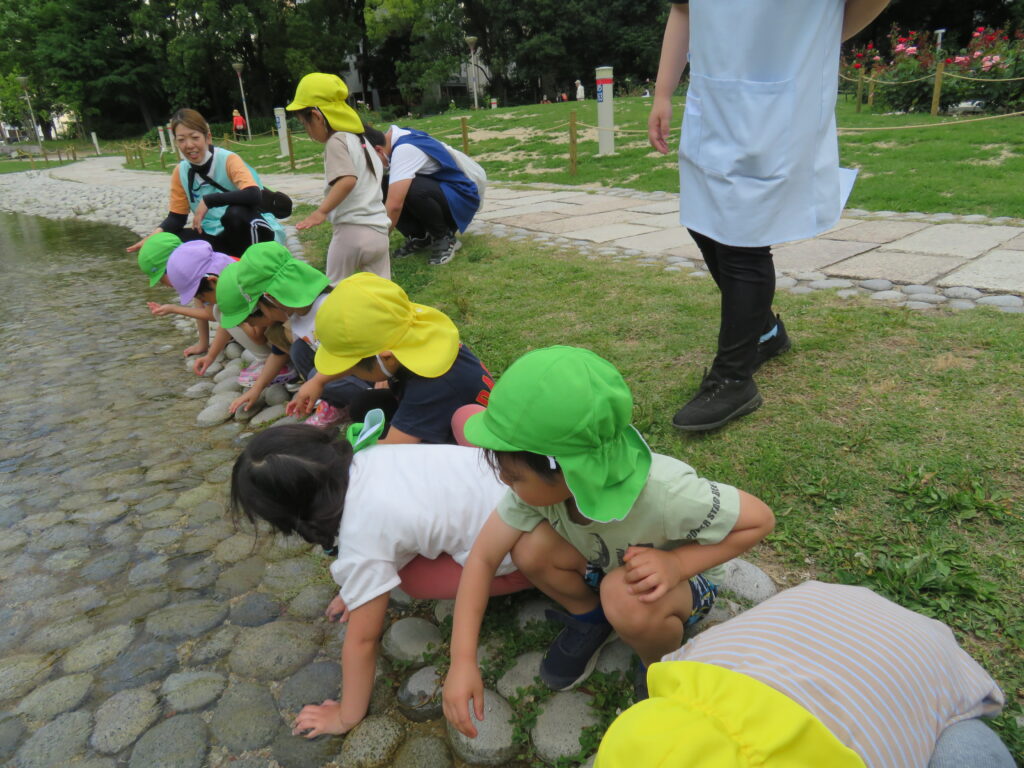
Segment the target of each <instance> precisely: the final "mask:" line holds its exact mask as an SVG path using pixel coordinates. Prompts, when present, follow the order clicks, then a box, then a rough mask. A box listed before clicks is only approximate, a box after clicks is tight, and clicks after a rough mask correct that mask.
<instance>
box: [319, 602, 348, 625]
mask: <svg viewBox="0 0 1024 768" xmlns="http://www.w3.org/2000/svg"><path fill="white" fill-rule="evenodd" d="M348 615H349V611H348V606H346V605H345V601H344V600H342V599H341V595H337V596H335V598H334V599H333V600H331V602H329V603H328V604H327V610H325V611H324V616H326V617H327V620H328V621H337V622H338V623H339V624H344V623H345V622H346V621H348Z"/></svg>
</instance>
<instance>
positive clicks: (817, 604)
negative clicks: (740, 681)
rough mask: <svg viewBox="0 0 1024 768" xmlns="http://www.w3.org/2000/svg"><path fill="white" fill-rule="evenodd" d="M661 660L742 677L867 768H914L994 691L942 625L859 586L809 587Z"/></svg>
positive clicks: (991, 705) (993, 710) (987, 705)
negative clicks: (810, 720) (775, 695)
mask: <svg viewBox="0 0 1024 768" xmlns="http://www.w3.org/2000/svg"><path fill="white" fill-rule="evenodd" d="M662 661H696V662H702V663H704V664H714V665H716V666H720V667H725V668H726V669H731V670H733V671H735V672H740V673H742V674H744V675H748V676H750V677H752V678H754V679H755V680H759V681H760V682H762V683H764V684H765V685H769V686H771V687H772V688H774V689H775V690H777V691H779V692H780V693H783V694H784V695H786V696H788V697H789V698H790V699H792V700H793V701H795V702H796V703H797V704H799V705H800V706H802V707H803V708H804V709H806V710H807V711H808V712H810V713H811V714H812V715H814V716H815V717H817V718H818V719H819V720H821V722H822V723H824V724H825V726H826V727H827V728H828V729H829V730H830V731H832V733H833V734H834V735H835V737H836V738H837V739H839V740H840V741H841V742H842V743H843V744H845V745H846V746H848V747H849V748H850V749H852V750H853V751H854V752H856V753H857V754H858V755H860V756H861V758H862V759H863V760H864V762H865V763H866V764H867V765H868V766H869V768H922V766H926V765H928V760H929V758H930V757H931V754H932V752H933V751H934V749H935V742H936V741H937V740H938V737H939V734H940V733H941V732H942V731H943V730H945V729H946V728H947V727H949V726H950V725H952V724H953V723H956V722H959V721H961V720H966V719H969V718H975V717H980V716H992V715H995V714H998V712H999V711H1000V710H1001V709H1002V706H1003V703H1004V699H1003V694H1002V691H1000V690H999V687H998V686H997V685H996V683H995V681H994V680H993V679H992V678H991V677H990V676H989V675H988V673H987V672H985V670H984V669H982V668H981V666H979V665H978V663H977V662H976V661H974V659H972V658H971V657H970V656H968V655H967V653H966V652H964V650H963V649H962V648H960V646H959V645H957V642H956V640H955V639H954V637H953V633H952V632H951V631H950V629H949V627H947V626H946V625H945V624H942V623H941V622H938V621H935V620H934V619H929V618H927V617H926V616H922V615H921V614H919V613H914V612H913V611H909V610H907V609H906V608H902V607H901V606H899V605H896V603H893V602H890V601H889V600H886V599H885V598H884V597H881V596H879V595H877V594H875V593H874V592H872V591H871V590H869V589H866V588H864V587H850V586H845V585H841V584H824V583H822V582H819V581H810V582H807V583H805V584H801V585H800V586H798V587H794V588H793V589H788V590H786V591H785V592H781V593H780V594H778V595H776V596H775V597H773V598H771V599H769V600H766V601H765V602H763V603H761V604H760V605H758V606H757V607H755V608H752V609H751V610H749V611H747V612H746V613H743V614H740V615H739V616H737V617H736V618H735V619H732V620H731V621H727V622H725V623H724V624H719V625H718V626H716V627H712V628H711V629H709V630H707V631H706V632H704V633H702V634H700V635H698V636H697V637H695V638H694V639H693V640H691V641H690V642H688V643H687V644H686V645H684V646H683V647H682V648H680V649H679V650H677V651H674V652H673V653H670V654H668V655H667V656H665V657H664V658H663V659H662Z"/></svg>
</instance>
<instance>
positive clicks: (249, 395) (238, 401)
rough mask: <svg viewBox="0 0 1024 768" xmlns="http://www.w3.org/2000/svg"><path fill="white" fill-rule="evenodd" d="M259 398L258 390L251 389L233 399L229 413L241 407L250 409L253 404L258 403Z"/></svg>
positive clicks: (245, 409) (244, 409)
mask: <svg viewBox="0 0 1024 768" xmlns="http://www.w3.org/2000/svg"><path fill="white" fill-rule="evenodd" d="M258 398H259V393H258V392H255V393H254V392H253V391H252V390H251V389H250V390H249V391H248V392H246V393H245V394H244V395H242V396H241V397H236V398H235V399H234V400H232V401H231V405H229V406H228V413H234V412H235V411H237V410H238V409H239V408H241V409H242V410H243V411H248V410H249V408H251V407H252V406H253V405H255V404H256V400H257V399H258Z"/></svg>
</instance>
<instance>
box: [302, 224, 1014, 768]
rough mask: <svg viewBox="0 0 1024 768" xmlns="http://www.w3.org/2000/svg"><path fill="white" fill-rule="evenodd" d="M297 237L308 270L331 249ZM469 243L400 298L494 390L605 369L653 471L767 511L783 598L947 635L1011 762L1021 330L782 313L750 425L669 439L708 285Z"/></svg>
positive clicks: (530, 249) (791, 309) (766, 558)
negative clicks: (988, 695) (455, 328)
mask: <svg viewBox="0 0 1024 768" xmlns="http://www.w3.org/2000/svg"><path fill="white" fill-rule="evenodd" d="M304 236H305V238H306V240H307V250H308V252H309V253H310V254H311V256H313V261H314V262H316V261H317V259H319V260H321V261H322V259H323V254H324V252H325V251H326V244H327V241H328V239H329V237H330V230H329V229H328V228H326V227H320V228H318V229H317V230H313V231H312V232H307V233H304ZM464 242H465V245H464V247H463V249H462V250H461V251H460V252H459V254H458V255H457V256H456V258H455V260H454V261H453V262H452V263H451V264H449V265H447V266H445V267H442V268H438V267H433V268H431V267H428V266H427V265H426V264H425V262H424V260H423V259H422V258H419V259H417V258H416V257H411V258H409V259H406V260H402V261H398V262H396V264H395V265H394V269H395V279H396V280H397V281H398V282H399V283H400V284H401V285H402V286H403V287H405V288H406V290H407V291H408V292H409V294H410V295H411V296H412V297H413V299H414V300H416V301H420V302H423V303H426V304H429V305H433V306H437V307H439V308H441V309H443V310H444V311H445V312H447V313H448V314H449V315H450V316H451V317H452V318H453V319H454V320H455V322H456V323H457V324H458V325H459V327H460V329H461V331H462V334H463V337H464V339H465V341H466V342H467V343H468V344H469V345H470V346H471V347H472V348H473V349H474V350H475V351H476V352H477V353H479V355H480V356H481V358H482V359H483V360H484V362H485V363H486V364H487V365H488V366H489V367H490V369H491V370H492V372H494V373H495V374H496V375H499V376H500V374H501V372H502V371H503V370H505V368H507V366H508V365H509V364H510V363H511V362H512V361H513V360H515V359H516V358H517V357H518V356H520V355H521V354H523V353H524V352H526V351H527V350H529V349H533V348H536V347H541V346H546V345H550V344H573V345H579V346H585V347H589V348H591V349H593V350H594V351H596V352H598V353H599V354H601V355H603V356H605V357H606V358H608V359H609V360H611V361H612V362H613V363H615V365H616V366H618V367H619V369H620V370H621V371H622V372H623V374H624V376H625V377H626V380H627V381H628V382H629V384H630V385H631V387H632V388H633V392H634V397H635V400H636V408H635V424H636V426H637V427H638V428H639V429H640V431H641V432H642V433H643V434H644V436H645V437H646V438H647V439H648V441H649V442H650V445H651V447H652V448H653V449H654V450H655V451H659V452H662V453H666V454H669V455H672V456H676V457H678V458H680V459H682V460H684V461H687V462H689V463H691V464H692V465H694V466H695V467H697V468H698V470H699V471H700V472H701V473H702V474H704V475H706V476H709V477H712V478H715V479H718V480H721V481H723V482H727V483H731V484H734V485H736V486H738V487H740V488H743V489H744V490H747V491H749V492H751V493H754V494H755V495H757V496H759V497H761V498H763V499H764V500H765V501H766V502H767V503H768V504H769V505H770V506H771V507H772V508H773V509H774V511H775V514H776V516H777V519H778V523H777V528H776V531H775V533H774V534H772V536H771V537H770V538H769V540H768V541H767V543H765V544H763V545H761V546H760V547H758V549H757V550H756V551H755V552H754V553H752V559H755V560H756V561H757V562H759V563H760V564H761V565H762V567H764V568H765V569H766V570H767V571H769V572H770V573H771V574H772V575H773V576H774V577H775V578H776V579H777V580H779V581H780V582H781V583H783V584H790V585H791V584H796V583H798V582H800V581H802V580H805V579H808V578H821V579H826V580H836V581H842V582H847V583H853V584H863V585H866V586H870V587H871V588H873V589H875V590H877V591H879V592H881V593H882V594H884V595H886V596H888V597H890V598H892V599H894V600H896V601H897V602H899V603H901V604H903V605H905V606H907V607H910V608H913V609H915V610H918V611H922V612H925V613H927V614H928V615H931V616H934V617H936V618H938V619H941V620H942V621H945V622H946V623H948V624H949V625H950V626H952V628H953V630H954V631H955V632H956V634H957V637H958V638H959V639H960V641H961V642H962V643H963V644H964V646H965V647H966V648H967V649H968V650H969V651H970V652H971V653H972V654H973V655H974V656H975V657H976V658H978V659H979V660H980V661H981V662H982V664H983V665H984V666H985V667H986V669H988V670H989V671H990V672H991V673H992V674H993V675H994V676H995V677H996V678H997V679H998V681H999V683H1000V684H1001V686H1002V688H1003V690H1004V691H1005V693H1006V694H1007V699H1008V708H1007V714H1005V715H1004V716H1003V717H1002V718H1001V719H1000V720H999V722H998V727H999V729H1000V732H1001V734H1002V736H1003V737H1004V738H1005V739H1006V740H1007V741H1008V742H1010V743H1011V745H1012V748H1013V749H1014V750H1015V753H1016V754H1018V755H1024V732H1022V731H1021V730H1020V729H1019V728H1018V727H1017V726H1016V725H1015V723H1014V721H1013V718H1014V717H1015V716H1017V715H1020V714H1021V712H1022V709H1021V701H1020V696H1021V694H1022V693H1024V653H1022V643H1024V606H1022V603H1021V598H1020V585H1021V583H1022V580H1024V505H1022V503H1021V498H1022V497H1024V480H1022V477H1024V448H1022V444H1021V441H1020V434H1021V432H1022V430H1024V409H1022V407H1021V404H1020V381H1021V380H1022V376H1024V317H1022V316H1020V315H1007V314H1001V313H998V312H994V311H990V310H972V311H969V312H964V313H960V314H954V313H952V312H951V311H942V310H939V311H936V312H929V313H924V314H922V313H915V312H911V311H907V310H901V309H894V308H885V307H879V306H875V305H873V304H869V302H867V301H858V300H854V301H847V300H840V299H837V298H835V297H834V296H832V295H829V294H824V293H815V294H811V295H809V296H793V295H790V294H787V293H783V294H781V295H780V296H779V297H778V307H779V309H780V311H781V313H782V315H783V316H784V317H785V318H786V323H787V326H788V327H789V329H790V332H791V334H792V335H793V337H794V344H795V347H794V351H793V352H792V353H791V354H788V355H786V356H784V357H782V358H780V359H779V360H777V361H774V362H773V363H771V364H769V365H767V366H766V367H765V368H764V369H763V371H762V372H761V373H760V374H759V376H758V382H759V385H760V387H761V389H762V392H763V394H764V398H765V405H764V407H763V408H762V409H761V410H759V411H757V412H755V413H754V414H752V415H750V416H747V417H745V418H743V419H742V420H740V421H738V422H736V423H734V424H733V425H730V426H729V427H727V428H726V429H724V430H721V431H720V432H718V433H714V434H710V435H706V436H691V437H681V436H680V435H679V434H678V433H676V432H675V431H674V430H673V429H672V428H671V426H670V425H669V419H670V417H671V415H672V414H673V413H674V412H675V410H676V409H677V408H678V407H679V406H680V405H681V404H682V403H683V402H684V401H685V400H686V399H688V397H689V396H690V395H691V393H692V392H693V391H694V390H695V388H696V386H697V384H698V381H699V378H700V374H701V371H702V367H703V366H704V365H706V364H708V363H709V361H710V358H711V353H712V349H713V346H714V341H715V337H716V327H717V317H718V295H717V292H716V289H715V288H714V286H713V284H711V283H710V282H708V281H706V280H705V281H702V280H698V279H693V278H689V277H684V276H682V275H680V274H678V273H666V272H663V271H661V270H659V269H656V268H644V267H638V266H636V265H632V264H628V263H626V264H622V263H615V262H612V261H610V260H595V261H590V260H587V259H586V258H585V257H583V256H582V255H580V254H577V253H574V252H572V251H556V250H553V249H550V248H546V247H540V246H537V245H533V244H529V243H517V242H508V241H503V240H498V239H492V238H490V237H486V236H473V235H470V236H467V237H466V238H465V241H464ZM510 288H511V289H510ZM510 295H513V296H514V297H515V298H514V300H510ZM850 630H851V631H857V628H856V627H851V628H850ZM506 634H508V633H506ZM602 684H603V683H599V685H602ZM618 690H619V693H618V694H617V695H618V696H619V697H620V698H619V699H617V698H616V696H615V695H611V696H609V695H605V694H602V700H603V701H617V700H620V699H621V696H623V695H625V694H624V693H622V691H623V690H624V689H618ZM609 706H610V705H609Z"/></svg>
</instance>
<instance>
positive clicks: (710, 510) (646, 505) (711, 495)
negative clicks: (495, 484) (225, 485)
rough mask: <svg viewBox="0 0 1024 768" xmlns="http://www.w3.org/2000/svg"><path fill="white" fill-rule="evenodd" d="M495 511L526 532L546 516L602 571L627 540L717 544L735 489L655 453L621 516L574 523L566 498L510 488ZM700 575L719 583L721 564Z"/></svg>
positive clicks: (614, 563)
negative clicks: (536, 500) (543, 498)
mask: <svg viewBox="0 0 1024 768" xmlns="http://www.w3.org/2000/svg"><path fill="white" fill-rule="evenodd" d="M498 514H499V515H500V516H501V519H502V520H504V521H505V522H506V523H508V524H509V525H510V526H512V527H513V528H516V529H518V530H520V531H526V532H529V531H532V530H533V529H534V528H536V527H537V524H538V523H540V522H541V521H542V520H547V521H548V522H549V523H551V527H552V528H554V529H555V530H556V531H558V533H559V534H560V535H561V536H562V537H563V538H564V539H566V540H567V541H568V542H569V543H570V544H572V545H573V546H574V547H576V549H578V550H579V551H580V552H581V553H582V554H583V556H584V557H586V558H587V560H588V562H589V563H590V564H591V565H592V566H593V567H595V568H598V569H599V570H601V571H605V572H607V571H611V570H613V569H615V568H617V567H618V566H620V565H622V564H623V561H622V557H623V555H625V554H626V549H628V548H629V547H630V546H638V547H655V548H656V549H665V550H669V549H676V548H678V547H680V546H682V545H683V544H686V543H687V542H693V541H696V542H698V543H699V544H717V543H718V542H719V541H721V540H722V539H724V538H725V537H726V536H727V535H728V534H729V532H730V531H732V529H733V526H735V525H736V520H737V518H738V517H739V514H740V494H739V491H737V490H736V489H735V488H733V487H732V486H731V485H721V484H719V483H713V482H711V481H710V480H705V479H704V478H702V477H698V476H697V473H696V471H695V470H694V469H693V467H691V466H690V465H689V464H684V463H683V462H681V461H679V460H678V459H673V458H672V457H670V456H662V455H660V454H657V453H655V454H653V456H652V457H651V472H650V474H649V475H648V476H647V483H646V484H645V485H644V488H643V490H642V491H640V496H639V497H637V500H636V503H635V504H633V507H632V509H630V510H629V514H628V515H626V517H625V518H624V519H623V520H618V521H612V522H608V523H598V522H591V523H588V524H587V525H579V524H578V523H575V522H573V521H572V520H571V519H570V517H569V510H568V509H567V508H566V505H565V502H562V503H559V504H553V505H551V506H549V507H532V506H530V505H529V504H525V503H523V501H522V499H520V498H519V497H518V496H516V495H515V493H513V492H512V491H511V490H509V491H508V493H506V494H505V496H504V498H503V499H502V500H501V501H500V502H499V503H498ZM705 576H707V578H708V579H710V580H711V581H712V582H713V583H720V582H721V579H722V577H723V576H724V569H723V568H722V567H721V566H715V567H714V568H709V569H708V570H707V571H705Z"/></svg>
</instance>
